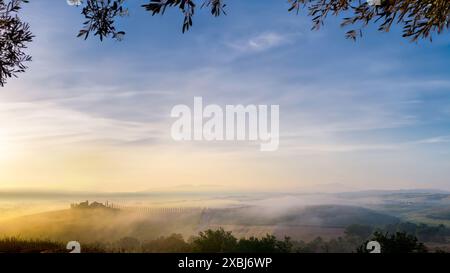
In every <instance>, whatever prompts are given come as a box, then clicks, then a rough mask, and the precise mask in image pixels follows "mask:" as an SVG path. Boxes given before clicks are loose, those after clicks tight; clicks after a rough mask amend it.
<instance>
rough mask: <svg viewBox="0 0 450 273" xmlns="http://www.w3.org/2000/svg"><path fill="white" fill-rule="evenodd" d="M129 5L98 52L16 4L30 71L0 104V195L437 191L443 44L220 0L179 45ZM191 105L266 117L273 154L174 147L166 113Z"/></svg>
mask: <svg viewBox="0 0 450 273" xmlns="http://www.w3.org/2000/svg"><path fill="white" fill-rule="evenodd" d="M128 2H130V3H129V4H128V7H129V9H130V16H129V17H126V18H123V19H121V20H120V22H119V24H118V25H119V28H121V29H123V30H125V31H126V32H127V34H126V36H125V39H124V40H123V41H121V42H117V41H109V40H108V41H105V42H103V43H101V42H100V41H99V40H98V39H97V38H91V39H89V40H87V41H84V40H82V39H80V38H76V34H77V32H78V30H79V29H80V27H81V23H82V22H83V18H82V16H81V15H80V14H79V12H80V8H74V7H69V6H68V5H67V4H66V1H63V0H59V1H54V0H53V1H49V0H45V1H32V3H30V4H28V5H26V7H25V9H24V14H25V18H26V20H28V21H29V22H30V23H31V25H32V29H33V31H34V33H35V34H36V38H35V41H34V42H33V45H32V46H31V47H30V50H29V52H30V53H31V54H32V55H33V62H32V63H31V64H30V68H29V70H28V71H27V73H25V74H23V75H20V78H19V79H12V80H10V81H9V82H8V85H7V86H6V87H4V88H3V90H2V92H1V94H0V103H1V105H2V108H0V122H2V128H3V139H4V140H3V143H8V145H6V144H4V146H8V147H10V148H8V149H6V148H3V149H4V150H9V153H5V154H8V156H3V159H1V157H0V159H1V160H0V167H2V166H3V168H4V170H7V171H5V172H3V175H0V179H1V180H0V183H3V186H4V187H16V186H17V187H35V188H36V187H48V188H69V189H89V190H91V189H95V190H141V189H148V188H157V187H161V186H163V185H164V186H175V185H177V184H185V183H195V184H214V185H217V186H221V187H222V186H223V187H228V186H229V187H235V188H239V187H241V186H242V185H244V187H249V188H252V187H254V186H255V185H258V186H261V188H267V189H270V188H273V187H277V188H280V186H281V188H282V189H304V188H307V189H315V188H317V189H321V187H326V186H327V185H339V186H338V187H339V188H342V189H367V188H418V187H419V188H441V189H450V183H449V181H448V177H450V149H449V148H450V126H449V125H450V93H449V90H450V77H449V75H450V63H449V57H450V39H449V37H448V33H444V34H443V35H441V36H438V37H435V39H434V41H433V43H430V42H429V41H421V42H419V43H410V42H409V41H408V40H406V39H404V38H401V33H400V32H399V30H398V29H394V30H393V31H392V32H391V33H378V32H376V31H375V28H374V27H369V28H368V29H367V30H366V31H365V33H364V36H363V38H362V39H360V40H358V41H357V42H352V41H349V40H346V39H345V37H344V34H345V29H342V28H340V27H339V20H337V19H335V18H330V19H329V20H328V21H327V24H326V26H325V27H324V28H323V29H321V30H320V31H311V30H310V27H311V22H310V18H308V17H306V16H305V15H304V14H300V15H295V14H290V13H288V12H287V9H288V4H287V3H284V2H280V1H232V0H230V1H229V2H228V7H227V11H228V15H227V16H223V17H219V18H213V17H211V16H209V12H208V11H206V10H201V11H198V12H197V14H196V16H195V17H194V27H193V28H192V29H191V30H190V31H189V32H188V33H185V34H182V33H181V23H182V17H181V14H180V12H179V11H178V10H175V9H174V10H171V11H169V12H168V13H167V14H166V15H165V16H154V17H152V16H150V15H149V14H148V13H146V12H145V11H144V10H143V9H142V8H139V5H140V4H141V2H142V1H128ZM194 96H202V97H203V98H204V100H205V102H206V103H215V104H219V105H225V104H279V105H280V115H281V132H280V133H281V139H280V149H279V151H277V152H274V153H261V152H259V151H258V149H257V148H256V147H255V145H249V144H248V143H244V144H242V143H240V144H237V143H232V144H230V143H227V144H223V143H174V142H173V141H172V140H171V139H170V137H169V134H170V126H171V124H172V122H173V120H171V119H170V116H169V114H170V109H171V108H172V107H173V106H174V105H176V104H180V103H183V104H188V105H192V103H193V97H194ZM1 136H2V134H0V143H1V142H2V141H1ZM0 146H1V145H0ZM11 147H15V148H11ZM23 147H27V148H26V149H25V148H23ZM35 158H39V160H38V161H42V162H41V163H36V160H34V159H35ZM122 159H124V160H122ZM125 161H126V162H125ZM80 162H82V163H80ZM86 162H90V163H89V164H88V163H86ZM186 162H189V163H186ZM193 162H196V164H194V163H193ZM68 165H71V166H68ZM56 166H58V167H56ZM19 167H20V168H21V169H24V168H25V169H29V170H30V172H27V173H32V174H33V175H27V174H20V173H18V172H17V170H18V169H19ZM230 169H232V170H234V172H235V174H234V175H230V176H229V177H227V175H228V173H229V171H230ZM224 174H227V175H224ZM124 180H126V181H127V182H126V183H124V182H123V181H124ZM185 180H188V181H185ZM336 187H337V186H336Z"/></svg>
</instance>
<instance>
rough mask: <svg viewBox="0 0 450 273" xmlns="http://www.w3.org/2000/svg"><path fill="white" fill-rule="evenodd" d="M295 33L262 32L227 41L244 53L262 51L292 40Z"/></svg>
mask: <svg viewBox="0 0 450 273" xmlns="http://www.w3.org/2000/svg"><path fill="white" fill-rule="evenodd" d="M296 36H297V35H296V34H291V33H288V34H285V33H280V32H273V31H272V32H264V33H260V34H256V35H254V36H252V37H247V38H242V39H239V40H237V41H233V42H230V43H228V45H229V46H230V47H231V48H233V49H235V50H237V51H239V52H244V53H251V52H262V51H266V50H269V49H272V48H275V47H279V46H282V45H285V44H289V43H291V42H293V41H294V39H295V38H296Z"/></svg>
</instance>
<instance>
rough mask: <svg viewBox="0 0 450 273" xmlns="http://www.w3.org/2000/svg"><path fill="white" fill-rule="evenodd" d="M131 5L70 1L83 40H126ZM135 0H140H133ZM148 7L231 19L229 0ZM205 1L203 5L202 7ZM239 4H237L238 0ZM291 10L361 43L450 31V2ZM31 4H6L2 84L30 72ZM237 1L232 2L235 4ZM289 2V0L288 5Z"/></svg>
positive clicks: (360, 1)
mask: <svg viewBox="0 0 450 273" xmlns="http://www.w3.org/2000/svg"><path fill="white" fill-rule="evenodd" d="M127 1H132V0H67V3H69V5H72V6H82V10H81V14H82V15H83V16H84V18H85V21H84V22H83V27H82V29H81V30H80V31H79V33H78V37H83V38H84V39H87V38H88V37H89V35H91V34H92V35H93V36H98V37H99V38H100V40H101V41H103V39H105V38H113V39H117V40H121V39H122V38H123V37H124V35H125V32H124V31H123V30H118V27H117V19H118V18H120V17H124V16H127V15H128V9H127V7H126V3H127ZM133 1H135V0H133ZM142 1H143V2H144V3H143V4H142V7H143V8H144V9H145V10H146V11H148V12H149V13H151V15H156V14H160V15H163V14H164V13H165V12H166V10H167V9H171V8H175V9H178V10H179V11H180V12H181V13H182V16H183V24H182V31H183V32H186V31H188V30H189V29H190V28H191V27H192V25H193V17H194V14H196V13H195V11H196V9H198V8H205V9H208V10H209V11H210V12H211V15H213V16H215V17H217V16H220V15H226V11H225V9H226V7H227V6H226V3H225V2H226V1H227V0H142ZM199 1H201V2H200V3H199ZM236 1H237V0H236ZM286 1H287V5H288V6H287V9H288V10H289V11H290V12H296V13H301V12H305V13H306V14H307V15H309V16H310V17H311V18H312V23H313V26H312V29H319V28H320V27H321V26H322V25H324V22H325V20H326V19H327V17H328V16H330V15H331V16H337V17H339V18H342V22H341V25H342V26H343V27H348V26H352V27H351V28H350V30H348V31H347V32H346V37H347V38H350V39H353V40H356V38H358V37H360V36H362V30H363V29H364V28H365V27H367V26H368V25H369V24H374V25H376V26H377V27H378V30H379V31H382V32H388V31H389V30H390V29H391V27H392V26H393V25H394V24H396V25H399V26H400V27H401V28H402V35H403V37H406V38H409V39H410V40H411V41H417V40H420V39H430V40H432V36H433V34H441V33H442V32H443V31H444V30H447V29H448V28H449V27H450V1H449V0H286ZM27 2H29V1H28V0H0V50H1V51H0V85H2V86H3V85H4V84H5V83H6V80H7V79H8V78H11V77H13V76H17V74H18V73H21V72H24V71H25V69H26V66H25V63H26V62H29V61H31V57H30V56H29V55H27V54H25V53H24V50H25V49H26V47H27V44H28V43H30V42H32V39H33V34H32V33H31V31H30V26H29V25H28V24H27V23H24V22H23V21H22V19H21V18H20V17H19V16H18V13H19V11H20V8H21V4H22V3H27ZM230 2H231V1H230ZM285 3H286V2H285Z"/></svg>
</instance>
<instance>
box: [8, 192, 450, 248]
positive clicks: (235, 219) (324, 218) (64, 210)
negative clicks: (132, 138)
mask: <svg viewBox="0 0 450 273" xmlns="http://www.w3.org/2000/svg"><path fill="white" fill-rule="evenodd" d="M2 196H3V197H2V203H1V213H0V217H1V219H2V221H1V225H0V234H2V235H3V236H14V237H20V238H30V239H33V238H45V239H51V240H55V241H60V242H68V241H73V240H76V241H80V242H83V243H113V242H117V241H119V240H121V239H123V238H134V239H136V240H139V241H147V240H155V239H157V238H160V237H161V236H170V235H171V234H174V233H176V234H180V235H182V236H183V238H186V239H189V238H190V237H192V236H194V235H196V234H198V233H199V232H201V231H204V230H207V229H212V230H217V229H219V228H224V229H225V230H227V231H231V232H232V233H233V234H234V235H235V236H236V237H238V238H241V237H245V238H249V237H251V236H256V237H264V236H266V235H267V234H273V235H275V236H277V237H278V238H283V237H284V236H289V237H290V238H292V239H293V240H299V241H300V240H301V241H305V242H310V241H313V240H315V239H316V238H317V237H320V238H322V239H325V240H332V239H338V238H340V237H343V236H346V235H348V234H347V233H348V230H349V227H352V226H355V225H358V226H364V227H372V228H373V229H375V228H380V229H381V228H386V227H390V228H392V227H398V226H402V225H403V224H404V223H411V224H413V225H421V224H422V225H424V224H426V225H427V226H428V225H429V226H430V227H432V226H438V225H442V224H444V225H449V224H450V214H449V212H450V194H449V193H446V192H440V191H433V190H417V191H401V190H399V191H365V192H347V193H290V194H288V193H239V194H237V193H232V192H228V193H218V192H210V191H209V192H208V191H205V192H201V193H192V192H141V193H120V194H119V193H116V194H111V193H109V194H106V193H103V194H98V193H97V194H94V193H64V194H62V193H60V192H47V193H44V192H8V193H6V192H3V193H2ZM85 200H88V202H86V201H85ZM449 226H450V225H449ZM432 241H433V242H432V243H434V244H436V243H439V245H444V246H445V245H446V244H447V236H446V235H444V236H440V237H439V239H438V240H437V239H436V238H435V239H433V240H432Z"/></svg>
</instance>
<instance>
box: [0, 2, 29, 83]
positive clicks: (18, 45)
mask: <svg viewBox="0 0 450 273" xmlns="http://www.w3.org/2000/svg"><path fill="white" fill-rule="evenodd" d="M22 2H24V3H26V2H28V1H26V0H13V1H10V2H8V3H5V1H4V0H0V85H1V86H4V84H5V83H6V80H7V79H8V78H11V77H17V74H18V73H21V72H24V71H25V69H26V68H27V67H26V66H25V63H26V62H29V61H31V56H29V55H27V54H25V53H24V51H23V50H24V49H25V48H27V43H30V42H31V41H32V40H33V34H32V33H31V31H30V26H29V25H28V24H27V23H24V22H22V20H21V19H20V17H19V16H18V15H17V14H18V12H19V11H20V4H21V3H22Z"/></svg>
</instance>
